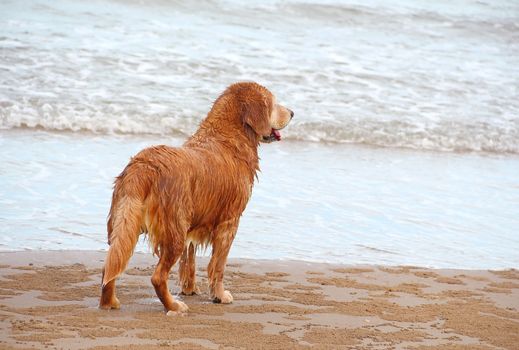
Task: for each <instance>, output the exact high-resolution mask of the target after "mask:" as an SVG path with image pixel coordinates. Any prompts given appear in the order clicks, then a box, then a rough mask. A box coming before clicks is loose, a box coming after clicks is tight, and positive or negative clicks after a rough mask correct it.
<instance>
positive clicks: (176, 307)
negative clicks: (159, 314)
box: [151, 246, 188, 316]
mask: <svg viewBox="0 0 519 350" xmlns="http://www.w3.org/2000/svg"><path fill="white" fill-rule="evenodd" d="M182 248H183V246H182ZM181 252H182V250H180V249H175V247H168V248H166V249H163V250H161V253H160V254H161V255H160V259H159V263H158V264H157V267H156V268H155V272H154V273H153V276H152V277H151V283H152V284H153V287H155V292H156V293H157V296H158V297H159V299H160V301H161V302H162V304H163V305H164V307H165V308H166V312H167V314H168V316H170V315H175V314H182V313H184V312H186V311H187V310H188V307H187V305H186V304H184V303H183V302H181V301H179V300H175V299H174V298H173V296H172V295H171V293H170V292H169V290H168V277H169V271H170V270H171V268H172V267H173V265H175V262H176V261H177V260H178V258H179V257H180V254H181Z"/></svg>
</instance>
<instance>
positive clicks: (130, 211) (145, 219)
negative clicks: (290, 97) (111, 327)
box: [99, 82, 294, 314]
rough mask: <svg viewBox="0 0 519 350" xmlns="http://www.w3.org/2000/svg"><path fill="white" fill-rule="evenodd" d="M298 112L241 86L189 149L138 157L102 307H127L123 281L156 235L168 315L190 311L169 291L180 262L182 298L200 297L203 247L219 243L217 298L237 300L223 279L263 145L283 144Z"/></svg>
mask: <svg viewBox="0 0 519 350" xmlns="http://www.w3.org/2000/svg"><path fill="white" fill-rule="evenodd" d="M293 115H294V113H293V112H292V111H291V110H289V109H287V108H285V107H283V106H281V105H279V104H278V103H277V102H276V99H275V97H274V95H272V93H271V92H270V91H269V90H267V89H266V88H265V87H263V86H261V85H259V84H256V83H253V82H241V83H236V84H233V85H231V86H229V87H228V88H227V89H226V90H225V91H224V92H223V93H222V95H220V97H218V99H217V100H216V101H215V102H214V104H213V107H212V108H211V110H210V111H209V113H208V115H207V117H206V118H205V120H203V121H202V123H201V124H200V127H199V129H198V130H197V132H196V133H195V134H194V135H193V136H191V137H190V138H189V139H188V140H187V141H186V142H185V143H184V145H183V146H182V147H169V146H154V147H150V148H146V149H144V150H142V151H141V152H139V153H138V154H137V155H136V156H135V157H133V158H132V159H131V160H130V163H129V164H128V165H127V166H126V168H125V169H124V170H123V172H122V173H121V174H120V175H119V176H118V177H117V178H116V180H115V184H114V192H113V195H112V204H111V207H110V213H109V216H108V223H107V229H108V244H109V245H110V248H109V250H108V254H107V257H106V262H105V266H104V269H103V277H102V294H101V300H100V303H99V307H100V308H102V309H118V308H119V307H120V303H119V300H118V299H117V297H116V296H115V278H116V277H117V276H119V275H120V274H121V273H122V272H123V271H124V269H125V268H126V265H127V263H128V260H129V259H130V257H131V255H132V254H133V250H134V248H135V245H136V244H137V240H138V238H139V235H140V234H141V233H147V234H148V237H149V241H150V244H151V246H152V248H153V251H154V254H155V255H157V256H158V257H159V262H158V264H157V267H156V269H155V271H154V273H153V275H152V277H151V283H152V284H153V286H154V287H155V291H156V293H157V296H158V297H159V299H160V301H161V302H162V304H164V307H165V309H166V312H168V314H176V313H184V312H186V311H187V310H188V307H187V306H186V304H184V303H183V302H181V301H178V300H175V299H174V298H173V296H172V295H171V294H170V292H169V290H168V277H169V272H170V270H171V268H172V266H173V265H175V263H176V262H177V260H178V259H179V258H180V269H179V277H180V285H181V287H182V293H183V294H186V295H192V294H198V293H199V290H198V288H197V286H196V282H195V252H196V248H197V246H199V245H201V246H207V245H209V244H211V245H212V255H211V259H210V262H209V265H208V267H207V273H208V277H209V288H210V293H211V298H212V300H213V301H214V302H217V303H224V304H227V303H231V302H232V301H233V297H232V295H231V293H230V292H229V291H227V290H225V289H224V286H223V274H224V269H225V264H226V262H227V255H228V253H229V249H230V247H231V244H232V242H233V239H234V236H235V235H236V231H237V229H238V223H239V221H240V217H241V215H242V213H243V210H244V209H245V206H246V205H247V202H248V201H249V198H250V196H251V191H252V186H253V183H254V177H255V176H256V171H257V170H258V169H259V166H258V161H259V158H258V146H259V142H260V141H262V142H272V141H274V140H280V138H281V135H280V133H279V130H280V129H282V128H284V127H285V126H286V125H287V124H288V123H289V122H290V120H291V119H292V117H293Z"/></svg>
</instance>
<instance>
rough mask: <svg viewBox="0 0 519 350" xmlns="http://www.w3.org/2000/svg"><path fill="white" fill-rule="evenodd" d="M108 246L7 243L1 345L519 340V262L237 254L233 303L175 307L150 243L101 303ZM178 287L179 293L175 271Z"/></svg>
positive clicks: (377, 344)
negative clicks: (165, 298)
mask: <svg viewBox="0 0 519 350" xmlns="http://www.w3.org/2000/svg"><path fill="white" fill-rule="evenodd" d="M104 257H105V253H102V252H91V251H37V252H30V251H27V252H14V253H11V252H4V253H0V348H1V349H31V348H37V349H43V348H46V349H118V348H120V349H165V348H168V347H174V348H185V349H220V348H226V349H227V348H229V349H230V348H233V349H234V348H251V349H256V348H262V349H292V348H306V347H308V348H310V347H311V348H312V349H336V348H344V349H420V350H425V349H467V350H468V349H479V350H483V349H489V350H490V349H519V271H517V270H505V271H474V270H436V269H425V268H417V267H409V266H401V267H382V266H340V265H330V264H316V263H307V262H301V261H274V260H244V259H239V260H238V259H232V260H230V261H229V264H228V268H227V273H226V282H227V283H226V287H227V289H229V290H230V291H231V292H232V293H233V296H234V303H233V304H231V305H219V304H213V303H211V302H210V301H209V299H208V288H207V279H206V273H205V265H206V264H207V258H199V259H198V261H199V267H198V271H197V276H198V277H197V278H198V281H199V286H200V289H201V295H199V296H189V297H188V296H178V298H181V299H182V300H183V301H184V302H186V303H187V304H188V306H189V307H190V310H189V313H188V314H187V315H185V316H175V317H168V316H166V315H165V313H164V311H163V307H162V304H161V303H160V302H159V300H158V299H157V297H156V296H155V292H154V290H153V287H152V286H151V283H150V276H151V274H152V271H153V264H155V263H156V259H155V258H153V257H152V256H151V254H140V253H139V254H135V256H134V257H133V259H132V260H131V262H130V265H129V267H128V269H127V271H126V273H125V274H124V275H123V276H121V278H120V279H119V280H118V285H117V294H118V297H119V299H120V301H121V304H122V308H121V309H120V310H112V311H103V310H99V309H97V302H98V296H99V292H100V290H99V289H100V288H99V283H100V279H101V267H102V264H103V260H104ZM170 289H171V290H172V292H173V293H178V292H179V287H178V286H177V285H176V271H174V272H172V274H171V279H170Z"/></svg>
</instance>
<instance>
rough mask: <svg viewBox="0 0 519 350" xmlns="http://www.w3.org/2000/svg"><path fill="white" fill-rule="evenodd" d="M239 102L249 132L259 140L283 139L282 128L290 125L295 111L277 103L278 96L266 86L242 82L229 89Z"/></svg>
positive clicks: (246, 129)
mask: <svg viewBox="0 0 519 350" xmlns="http://www.w3.org/2000/svg"><path fill="white" fill-rule="evenodd" d="M227 93H229V94H230V95H231V96H232V97H233V98H234V99H235V100H236V101H238V103H239V113H240V116H239V117H240V119H241V123H242V124H243V127H244V128H245V131H246V132H247V134H248V135H249V136H250V137H252V138H254V139H255V140H257V141H261V142H267V143H269V142H272V141H279V140H281V133H280V130H281V129H283V128H284V127H286V126H287V125H288V123H289V122H290V120H292V118H293V116H294V112H292V111H291V110H290V109H288V108H286V107H284V106H282V105H280V104H278V103H277V100H276V97H275V96H274V95H273V94H272V93H271V92H270V91H269V90H267V89H266V88H265V87H263V86H261V85H259V84H257V83H253V82H242V83H236V84H233V85H231V86H230V87H229V88H228V89H227Z"/></svg>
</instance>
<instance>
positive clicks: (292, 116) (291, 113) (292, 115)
mask: <svg viewBox="0 0 519 350" xmlns="http://www.w3.org/2000/svg"><path fill="white" fill-rule="evenodd" d="M289 111H290V119H292V118H294V111H293V110H291V109H289Z"/></svg>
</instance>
